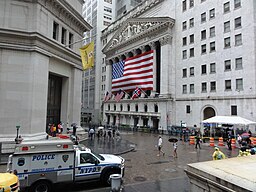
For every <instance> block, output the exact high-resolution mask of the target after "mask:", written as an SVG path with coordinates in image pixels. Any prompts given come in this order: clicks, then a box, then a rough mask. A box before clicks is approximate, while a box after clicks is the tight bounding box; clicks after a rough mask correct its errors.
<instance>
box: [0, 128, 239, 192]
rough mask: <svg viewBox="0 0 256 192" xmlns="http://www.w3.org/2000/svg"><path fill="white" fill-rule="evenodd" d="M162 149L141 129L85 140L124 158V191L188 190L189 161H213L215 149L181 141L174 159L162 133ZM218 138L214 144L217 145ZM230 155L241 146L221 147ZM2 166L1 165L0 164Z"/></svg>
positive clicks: (88, 186) (98, 191) (101, 191)
mask: <svg viewBox="0 0 256 192" xmlns="http://www.w3.org/2000/svg"><path fill="white" fill-rule="evenodd" d="M162 138H163V151H164V152H165V155H164V156H163V155H162V156H159V157H158V156H157V153H158V150H157V141H158V134H150V133H142V132H121V138H118V139H113V138H112V139H110V140H109V139H107V138H105V140H104V138H100V139H97V138H95V139H93V140H86V141H83V142H82V143H83V144H85V145H86V146H87V147H89V148H91V149H92V150H94V151H95V152H98V153H112V154H116V155H121V156H122V157H123V158H125V160H126V161H125V176H124V182H123V186H124V188H123V190H122V191H125V192H144V191H146V192H162V191H165V192H172V191H175V192H187V191H189V188H190V184H189V180H188V177H187V176H186V174H185V172H184V169H186V167H187V164H189V163H195V162H201V161H208V160H212V157H211V156H212V153H213V152H214V148H213V147H210V146H209V143H202V144H201V149H195V146H194V145H189V143H188V142H185V143H183V142H182V141H179V142H178V150H177V153H178V158H173V157H172V153H173V146H172V143H170V142H168V139H169V136H168V135H163V136H162ZM217 144H218V143H217V141H215V145H217ZM220 149H221V150H222V151H223V152H224V153H225V154H226V156H227V157H229V158H230V157H236V156H237V155H238V149H234V150H232V151H229V150H228V149H227V148H226V147H220ZM1 167H2V166H1ZM55 191H66V192H69V191H70V192H71V191H89V192H105V191H106V192H109V191H110V187H102V186H99V184H98V183H97V182H96V183H83V184H80V183H79V184H75V185H67V186H66V185H65V186H63V185H61V187H60V186H59V187H57V188H56V190H55Z"/></svg>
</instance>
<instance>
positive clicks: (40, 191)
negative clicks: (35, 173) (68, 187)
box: [29, 180, 52, 192]
mask: <svg viewBox="0 0 256 192" xmlns="http://www.w3.org/2000/svg"><path fill="white" fill-rule="evenodd" d="M51 190H52V184H51V183H50V182H49V181H45V180H42V181H37V182H36V183H34V184H33V185H32V186H31V187H30V189H29V192H50V191H51Z"/></svg>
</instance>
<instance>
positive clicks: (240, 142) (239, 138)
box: [237, 134, 242, 147]
mask: <svg viewBox="0 0 256 192" xmlns="http://www.w3.org/2000/svg"><path fill="white" fill-rule="evenodd" d="M237 143H238V144H239V147H241V145H242V137H241V136H240V135H239V134H237Z"/></svg>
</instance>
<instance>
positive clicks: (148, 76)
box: [112, 50, 153, 92]
mask: <svg viewBox="0 0 256 192" xmlns="http://www.w3.org/2000/svg"><path fill="white" fill-rule="evenodd" d="M138 86H140V87H141V88H143V89H144V90H153V50H151V51H148V52H146V53H143V54H140V55H137V56H135V57H131V58H128V59H126V60H124V61H120V62H118V63H114V64H113V65H112V92H117V91H118V90H119V89H122V90H124V91H132V90H134V89H135V88H136V87H138Z"/></svg>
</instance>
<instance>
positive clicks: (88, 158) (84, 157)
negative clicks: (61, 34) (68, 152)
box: [80, 153, 96, 164]
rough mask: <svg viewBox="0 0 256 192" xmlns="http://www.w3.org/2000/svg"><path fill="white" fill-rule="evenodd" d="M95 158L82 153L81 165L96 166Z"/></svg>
mask: <svg viewBox="0 0 256 192" xmlns="http://www.w3.org/2000/svg"><path fill="white" fill-rule="evenodd" d="M95 161H96V159H95V157H94V156H93V155H91V154H90V153H81V154H80V163H81V164H83V163H90V164H95Z"/></svg>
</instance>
